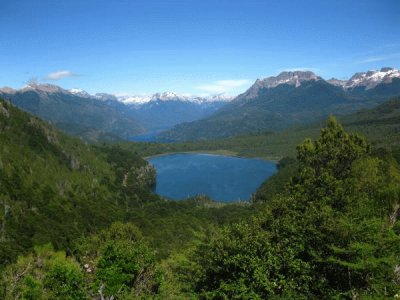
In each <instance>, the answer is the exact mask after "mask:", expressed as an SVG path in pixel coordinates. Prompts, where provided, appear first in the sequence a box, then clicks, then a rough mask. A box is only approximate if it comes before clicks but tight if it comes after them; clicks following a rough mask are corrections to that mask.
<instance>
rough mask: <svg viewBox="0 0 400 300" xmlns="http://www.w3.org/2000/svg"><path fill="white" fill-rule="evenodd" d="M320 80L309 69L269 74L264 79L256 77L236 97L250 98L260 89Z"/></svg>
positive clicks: (298, 84) (297, 85)
mask: <svg viewBox="0 0 400 300" xmlns="http://www.w3.org/2000/svg"><path fill="white" fill-rule="evenodd" d="M309 80H315V81H317V80H322V78H321V77H319V76H317V75H315V74H314V73H313V72H311V71H285V72H281V73H280V74H279V75H278V76H270V77H267V78H264V79H257V80H256V82H255V83H254V84H253V85H252V86H251V87H250V88H249V89H248V90H247V91H246V92H245V93H243V94H242V95H240V96H239V97H238V98H241V99H243V98H244V99H251V98H254V97H256V96H257V95H258V93H259V91H260V90H261V89H266V88H267V89H270V88H275V87H277V86H279V85H282V84H288V85H294V86H296V87H299V86H300V85H301V84H302V83H303V82H304V81H309Z"/></svg>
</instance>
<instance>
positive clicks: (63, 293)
mask: <svg viewBox="0 0 400 300" xmlns="http://www.w3.org/2000/svg"><path fill="white" fill-rule="evenodd" d="M1 295H2V298H3V299H6V300H7V299H87V297H86V294H85V291H84V281H83V272H82V269H81V268H80V266H79V265H78V264H77V262H76V261H75V260H73V259H71V258H68V257H66V256H65V253H64V252H54V250H53V248H52V247H51V246H50V245H45V246H42V247H36V248H35V253H34V254H31V255H29V256H25V257H19V258H18V261H17V262H16V263H15V264H12V265H9V266H7V268H6V269H5V270H4V272H3V274H2V277H1Z"/></svg>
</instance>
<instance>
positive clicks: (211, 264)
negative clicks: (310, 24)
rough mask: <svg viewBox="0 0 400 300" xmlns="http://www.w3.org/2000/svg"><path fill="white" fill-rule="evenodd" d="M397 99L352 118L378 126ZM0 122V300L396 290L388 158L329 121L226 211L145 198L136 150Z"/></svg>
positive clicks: (6, 115)
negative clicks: (242, 201)
mask: <svg viewBox="0 0 400 300" xmlns="http://www.w3.org/2000/svg"><path fill="white" fill-rule="evenodd" d="M395 103H396V101H394V102H390V103H388V104H387V105H388V107H392V108H394V110H392V109H382V107H380V108H378V110H377V113H376V114H377V115H376V114H375V113H373V111H368V112H363V113H361V115H359V118H358V119H357V120H361V119H362V120H364V121H365V122H366V123H363V124H369V123H368V122H370V120H371V119H374V120H375V119H378V117H377V116H380V114H382V117H381V119H386V117H383V115H385V116H386V115H387V116H389V115H390V114H392V113H393V114H395V111H396V110H397V109H398V108H396V107H397V106H396V104H395ZM374 114H375V115H374ZM361 116H365V117H361ZM368 116H371V118H370V117H368ZM387 119H388V120H392V119H391V118H390V117H387ZM0 121H1V122H0V129H1V132H0V142H1V149H0V151H1V152H0V159H1V160H0V161H1V164H0V165H1V178H0V200H1V201H2V202H1V203H0V208H1V211H2V213H1V220H0V221H1V231H0V233H1V236H0V237H1V240H0V245H1V249H0V251H1V252H0V253H1V258H2V259H1V262H2V265H1V279H0V297H1V298H2V299H143V298H151V299H154V298H155V299H157V298H158V299H188V298H189V299H269V298H271V299H330V298H332V299H393V297H397V296H396V295H398V294H399V293H400V267H399V266H400V256H399V253H400V236H399V235H400V220H399V217H400V208H399V207H400V200H399V195H400V168H399V165H398V162H397V161H396V160H395V158H393V157H392V155H391V153H390V151H387V150H385V149H377V148H375V147H374V146H373V145H372V146H371V145H370V144H368V142H367V141H366V140H365V139H364V138H363V137H361V136H359V135H357V134H348V133H347V132H345V131H344V130H343V128H342V127H341V125H339V124H338V122H337V121H336V120H335V119H334V118H331V119H330V120H329V122H328V127H327V128H325V129H323V130H322V131H321V132H320V137H319V138H318V139H317V140H316V141H314V142H313V141H311V140H310V139H306V140H305V141H304V142H303V143H301V144H300V145H299V146H298V147H297V149H296V153H297V155H296V158H285V159H282V160H281V161H280V163H279V172H278V173H277V174H276V175H275V176H273V177H272V179H271V180H269V181H268V182H266V183H265V184H264V185H263V186H262V187H261V188H260V189H259V190H258V191H257V193H256V194H255V196H254V197H253V199H252V201H251V203H247V204H230V205H222V204H218V203H215V202H213V201H211V200H209V199H207V198H204V197H197V198H194V199H188V200H187V201H182V202H170V201H166V200H163V199H160V198H159V197H158V196H156V195H153V194H151V192H150V188H151V186H152V185H154V172H153V170H152V168H150V167H149V166H148V165H147V163H146V162H145V161H144V160H142V159H141V158H140V157H139V156H137V155H136V154H135V152H134V150H133V149H134V147H135V146H130V145H128V144H126V145H102V146H96V147H95V146H88V145H84V144H82V143H81V142H80V141H79V140H77V139H73V138H70V137H68V136H65V135H63V134H61V133H59V132H58V131H55V130H54V129H52V128H51V127H50V126H49V125H47V124H46V123H43V122H42V121H40V120H38V119H36V118H34V117H32V116H31V115H28V114H26V113H23V112H21V111H19V110H18V109H16V108H15V107H13V106H12V105H10V104H9V103H7V102H0ZM388 122H389V121H388ZM390 122H392V123H390V124H395V120H392V121H390ZM357 126H358V125H357ZM387 128H390V127H382V128H381V130H385V131H382V133H385V132H386V129H387ZM268 136H269V134H266V135H265V137H268ZM259 138H260V136H257V139H259ZM394 138H395V139H397V136H396V135H394ZM397 141H398V139H397ZM379 145H380V144H379ZM381 145H382V146H385V145H386V144H385V143H382V144H381ZM141 147H143V148H139V147H136V150H138V151H139V150H140V152H141V153H145V152H146V151H147V152H150V151H155V150H157V149H158V150H159V148H157V147H177V146H176V145H161V146H157V147H156V146H155V145H153V144H143V145H142V146H141ZM145 147H148V148H145ZM151 147H153V148H151ZM180 147H182V145H180ZM49 243H51V244H52V245H50V244H49ZM17 256H18V258H17Z"/></svg>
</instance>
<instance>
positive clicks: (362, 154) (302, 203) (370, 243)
mask: <svg viewBox="0 0 400 300" xmlns="http://www.w3.org/2000/svg"><path fill="white" fill-rule="evenodd" d="M297 150H298V163H297V164H298V167H299V171H298V173H297V175H296V176H295V177H294V178H293V179H292V181H291V182H290V183H289V184H287V188H286V189H282V190H281V192H280V193H275V194H273V195H272V197H271V196H269V201H268V202H266V203H265V204H264V205H261V204H258V206H257V207H258V208H259V209H260V211H259V213H258V217H255V219H254V221H253V222H250V223H242V224H239V225H235V226H231V227H228V228H226V229H225V230H224V231H223V232H222V233H220V234H217V235H215V237H214V238H212V239H211V241H208V240H206V241H205V242H204V243H203V244H202V245H201V246H200V247H199V248H198V250H197V252H196V258H195V260H196V262H197V268H198V269H199V270H200V271H197V272H198V273H199V277H198V279H197V285H196V286H195V290H196V291H197V292H199V293H201V294H202V295H203V296H204V297H205V298H251V299H256V298H260V299H265V298H296V299H298V298H307V299H309V298H318V299H320V298H331V297H334V298H345V299H346V298H349V299H350V298H353V299H354V298H356V299H358V298H367V297H370V298H385V297H393V296H394V295H395V294H396V293H398V291H399V290H400V281H399V278H400V277H399V272H398V266H399V264H400V258H399V256H398V253H399V251H400V248H399V247H400V237H399V235H398V234H396V233H395V231H394V230H393V225H394V224H396V223H397V222H398V221H397V218H398V210H399V198H398V195H399V191H400V190H399V189H400V177H399V176H400V170H399V167H398V165H397V163H396V162H395V161H394V160H393V159H390V158H386V159H381V158H376V157H373V156H371V154H370V147H369V145H368V144H367V143H366V141H365V139H363V138H362V137H360V136H358V135H354V134H348V133H346V132H345V131H344V130H343V128H342V127H341V126H340V125H339V124H338V123H337V121H336V120H335V119H334V118H330V119H329V121H328V127H327V128H325V129H322V130H321V136H320V138H319V139H318V140H317V141H315V142H312V141H311V140H309V139H308V140H306V141H305V142H304V143H303V144H301V145H299V147H298V148H297ZM289 165H290V164H289ZM284 169H285V168H283V170H284ZM259 194H262V189H261V190H260V191H259ZM259 197H261V199H262V195H259ZM396 270H397V271H396Z"/></svg>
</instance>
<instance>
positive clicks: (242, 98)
mask: <svg viewBox="0 0 400 300" xmlns="http://www.w3.org/2000/svg"><path fill="white" fill-rule="evenodd" d="M399 94H400V79H399V78H394V79H393V81H392V82H391V83H381V84H379V85H378V86H376V87H374V88H372V89H368V90H365V88H356V89H353V90H344V89H342V88H341V87H338V86H334V85H332V84H330V83H328V82H327V81H325V80H309V81H304V82H302V84H301V85H300V86H298V87H296V86H295V85H288V84H281V85H278V86H276V87H273V88H259V87H258V85H257V82H256V83H255V84H254V85H253V86H252V87H250V89H249V90H248V91H246V92H245V93H244V94H242V95H239V96H238V97H237V98H236V99H235V100H233V101H232V102H230V103H229V104H227V105H226V106H224V107H222V108H221V109H219V110H218V111H217V112H215V113H214V114H212V115H211V116H209V117H207V118H205V119H202V120H199V121H195V122H190V123H184V124H179V125H177V126H175V127H174V128H173V129H171V130H168V131H166V132H163V133H162V134H160V135H159V140H160V141H190V140H209V139H215V138H224V137H230V136H235V135H240V134H247V133H257V132H260V131H275V130H282V129H286V128H288V127H290V126H293V125H296V124H297V125H304V124H309V123H312V122H315V121H318V120H323V119H325V118H326V117H327V116H329V114H337V115H343V114H349V113H352V112H355V111H357V110H359V109H361V108H368V107H372V106H375V105H377V104H380V103H382V102H384V101H385V100H387V99H389V98H390V97H394V96H398V95H399Z"/></svg>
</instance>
